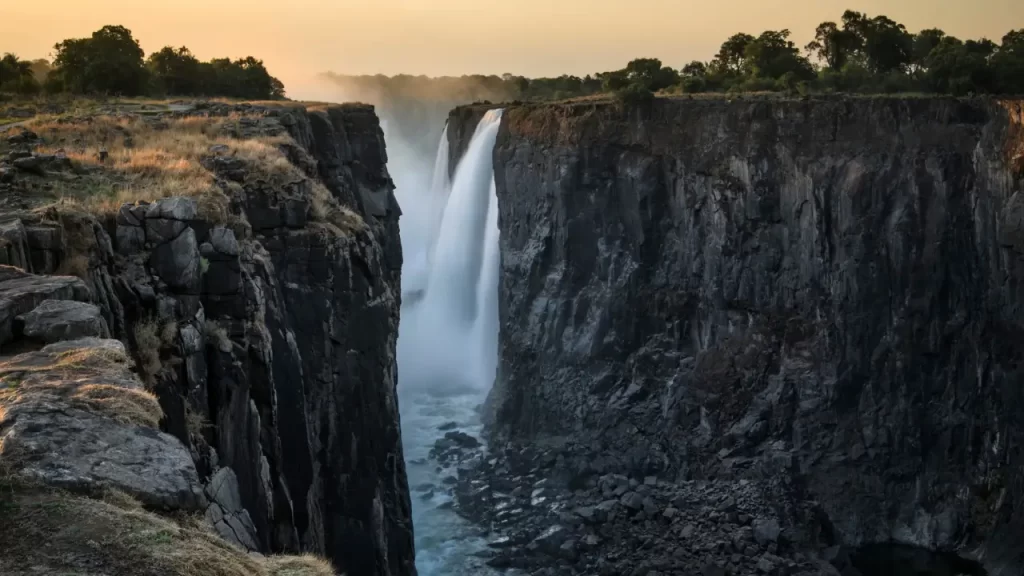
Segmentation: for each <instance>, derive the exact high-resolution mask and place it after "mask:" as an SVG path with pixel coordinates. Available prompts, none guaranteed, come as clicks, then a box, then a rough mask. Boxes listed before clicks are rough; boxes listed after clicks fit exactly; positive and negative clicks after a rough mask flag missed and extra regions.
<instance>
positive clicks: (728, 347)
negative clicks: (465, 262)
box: [449, 97, 1024, 575]
mask: <svg viewBox="0 0 1024 576" xmlns="http://www.w3.org/2000/svg"><path fill="white" fill-rule="evenodd" d="M479 109H480V107H475V108H473V107H471V108H464V109H462V110H458V111H456V112H454V113H453V114H452V116H451V119H450V122H452V123H455V124H457V123H459V122H462V123H469V122H472V121H473V119H474V118H476V117H478V115H479ZM467 133H469V134H471V133H472V129H471V128H467V127H465V126H461V127H460V126H455V127H452V126H450V128H449V134H452V135H453V138H456V139H457V138H458V135H459V134H467ZM464 147H465V143H462V142H458V141H453V142H452V146H451V149H452V150H461V149H464ZM494 166H495V181H496V186H497V194H498V200H499V225H500V228H501V272H502V273H501V286H500V302H501V311H500V315H501V333H500V342H501V344H500V365H499V368H498V377H497V381H496V383H495V387H494V390H493V391H492V393H491V398H490V400H489V411H490V417H491V422H490V424H491V434H492V440H495V441H497V442H498V444H497V445H499V446H500V445H502V444H501V442H502V441H512V442H514V443H519V444H520V445H524V444H532V445H534V446H537V445H541V444H545V443H546V445H555V446H561V447H562V448H560V449H559V450H558V454H559V455H560V456H561V458H560V459H559V462H557V463H555V462H552V463H551V465H552V466H553V467H554V468H556V469H559V470H562V471H564V472H565V477H566V478H568V482H569V485H571V486H574V487H575V488H576V489H583V490H590V491H591V492H593V493H595V494H596V496H595V498H596V499H597V500H598V501H600V500H601V499H602V498H601V495H602V492H603V493H604V496H605V497H606V498H607V497H608V496H609V495H611V494H612V491H609V490H608V489H607V488H608V486H607V484H608V482H611V488H612V489H613V491H614V497H615V498H618V497H619V496H620V494H621V492H619V491H617V490H614V489H615V485H616V482H615V481H612V480H608V478H609V477H610V476H609V475H610V474H624V475H627V476H630V477H632V478H633V479H634V481H633V483H632V486H633V487H635V486H636V482H637V480H639V482H640V483H641V484H644V479H645V478H646V477H655V478H657V482H662V483H664V482H667V483H668V484H670V485H672V486H682V485H691V484H692V483H694V482H696V483H699V484H700V485H701V486H724V485H726V484H729V483H735V482H742V483H744V484H743V486H748V485H749V484H747V483H753V485H755V486H757V489H758V490H759V491H760V492H761V493H762V494H763V495H764V496H765V497H767V499H768V500H767V501H768V502H770V503H771V505H772V507H773V508H774V510H773V515H774V516H775V517H777V518H778V522H779V523H780V524H779V525H780V527H781V536H780V535H779V531H778V530H775V531H774V532H775V533H774V537H773V538H771V539H770V540H771V544H772V548H771V552H772V553H773V554H779V555H783V554H782V551H783V550H786V549H787V548H788V549H789V550H791V552H790V553H789V554H792V550H794V549H800V548H801V547H803V548H805V549H809V550H825V549H831V548H830V547H834V546H842V547H847V548H857V547H865V546H868V545H873V544H885V545H889V544H892V545H897V544H898V545H909V546H914V547H918V548H921V549H926V550H930V551H939V552H948V553H956V554H958V555H959V556H960V557H963V558H969V559H972V560H975V561H977V562H978V563H979V564H980V565H982V566H984V568H985V569H987V571H988V574H990V575H1011V574H1012V575H1016V574H1019V573H1021V571H1022V570H1024V547H1022V546H1021V542H1022V541H1024V537H1022V535H1024V512H1022V511H1024V502H1022V499H1024V491H1022V486H1024V476H1022V473H1021V470H1022V468H1021V466H1022V464H1024V459H1022V457H1024V454H1022V452H1021V446H1022V445H1024V427H1022V425H1021V423H1022V421H1024V402H1022V400H1024V398H1022V396H1021V395H1022V389H1021V386H1020V384H1021V382H1022V378H1024V373H1022V371H1021V370H1022V368H1021V367H1022V366H1024V349H1022V348H1021V347H1020V345H1019V343H1020V342H1024V218H1022V215H1024V103H1021V102H1020V101H1019V100H990V99H953V98H911V97H891V98H890V97H880V98H874V97H871V98H869V97H865V98H847V97H835V98H818V99H803V100H786V99H775V100H771V99H766V100H751V99H736V100H725V99H693V100H687V99H682V98H680V99H657V100H655V101H654V102H653V103H651V104H650V105H646V106H623V105H621V104H616V103H614V102H579V103H568V104H556V105H524V106H512V107H510V108H508V109H506V111H505V114H504V119H503V122H502V127H501V131H500V133H499V136H498V140H497V144H496V147H495V150H494ZM552 460H553V457H552ZM649 484H650V485H652V486H655V485H657V486H661V484H655V482H654V481H653V479H652V482H650V483H649ZM626 485H627V489H630V488H629V485H630V483H629V482H627V483H626ZM673 489H674V488H673ZM708 489H710V488H708ZM659 490H660V489H659ZM744 490H746V488H744ZM585 493H588V492H585ZM715 498H716V499H717V496H716V497H715ZM640 500H642V498H640V499H639V500H637V502H639V501H640ZM715 501H717V500H713V501H712V502H711V510H710V513H711V514H713V517H714V518H718V517H719V515H722V518H723V520H720V521H716V522H714V523H715V524H716V525H722V524H723V522H724V523H725V524H727V525H728V526H734V527H735V529H736V530H739V529H740V527H741V526H742V518H743V517H744V516H747V515H746V514H742V512H743V510H740V512H741V514H740V515H739V518H740V520H736V517H735V516H734V515H730V514H729V506H728V500H727V496H726V495H723V496H722V501H723V502H725V503H726V506H725V508H718V509H717V511H716V509H715V503H714V502H715ZM731 501H732V509H733V510H735V506H736V501H735V500H731ZM684 503H685V499H684V500H683V501H681V502H680V504H679V505H680V506H682V505H683V504H684ZM626 504H629V503H628V502H626ZM609 506H610V508H609V509H611V507H614V506H615V502H614V501H613V502H612V503H611V504H610V505H609ZM663 508H664V506H663V505H659V504H658V503H657V498H655V499H654V501H653V502H652V505H651V507H650V508H648V506H647V505H646V504H644V506H643V510H641V512H640V513H641V515H643V512H644V511H646V512H647V513H648V515H647V518H648V519H650V518H651V516H650V515H649V514H650V513H651V512H653V511H655V510H657V511H658V514H657V516H660V510H662V509H663ZM640 509H641V507H640V506H639V504H638V505H637V506H636V509H635V510H640ZM723 510H724V512H723ZM679 512H680V510H677V509H675V508H673V511H672V512H671V514H669V512H666V513H665V514H666V515H667V516H669V519H668V520H667V524H668V525H669V528H668V529H661V528H657V526H655V527H654V528H652V532H651V540H650V542H648V544H651V543H653V546H654V549H659V546H668V547H669V548H668V549H671V548H672V547H674V544H672V543H671V542H669V540H672V539H674V541H685V538H684V536H682V535H684V534H685V537H690V536H689V535H692V534H693V533H694V529H693V528H694V525H693V524H691V525H690V526H689V528H687V526H686V524H687V522H686V521H682V520H681V518H683V517H685V516H686V515H685V514H678V513H679ZM684 512H685V510H684ZM629 513H631V514H632V513H634V512H633V511H629ZM677 514H678V516H679V518H676V519H675V520H672V519H671V518H675V517H676V516H677ZM641 517H642V516H641ZM773 521H774V520H773ZM698 522H699V523H698V524H697V525H698V526H703V525H704V524H702V523H707V522H708V520H707V517H706V516H704V517H702V518H700V519H699V521H698ZM730 522H735V524H730ZM748 522H749V519H748ZM715 529H716V530H717V529H718V528H715ZM572 530H575V531H577V532H579V533H578V534H576V535H575V536H574V537H576V538H583V537H585V535H587V534H595V535H596V536H598V540H602V539H604V540H607V539H608V538H609V535H608V534H606V533H605V532H606V531H605V532H602V530H605V529H603V528H602V529H598V530H596V529H593V528H585V527H576V528H573V529H572ZM702 530H704V528H703V527H701V528H698V530H697V532H698V533H700V532H701V531H702ZM729 530H732V529H731V528H730V529H728V530H726V533H731V532H729ZM755 531H756V529H755ZM666 533H667V534H668V536H667V537H666V536H663V535H662V534H666ZM665 538H668V539H667V540H666V539H665ZM726 538H731V536H723V540H724V539H726ZM574 542H575V541H574ZM691 542H692V540H691ZM765 544H766V542H762V541H761V539H760V538H758V542H753V541H751V545H752V546H753V548H746V550H747V552H749V551H751V550H753V551H755V552H756V551H757V550H764V548H763V547H761V545H765ZM645 546H646V545H645ZM714 547H715V543H714V542H710V543H709V544H708V550H707V551H701V550H698V551H697V552H696V553H695V554H693V555H692V556H693V557H692V558H689V556H690V553H689V551H686V552H684V553H682V554H680V555H678V556H677V558H676V559H673V558H669V559H668V560H666V562H668V563H670V564H671V562H674V561H676V560H678V561H679V562H680V563H682V562H683V557H684V556H686V557H687V558H689V560H692V561H693V563H692V564H685V565H686V566H692V565H696V566H698V567H699V566H700V565H701V564H704V563H707V562H713V564H712V565H713V566H718V567H724V568H728V569H731V570H739V571H741V572H742V570H744V569H745V568H744V566H748V565H747V564H746V562H751V564H749V566H748V567H749V568H750V569H755V564H753V562H757V561H758V560H757V556H756V555H755V556H753V557H752V558H751V559H748V558H747V556H749V554H746V553H742V551H743V550H744V549H745V548H744V546H743V545H742V544H737V548H736V550H739V551H741V553H740V554H737V555H735V556H733V557H731V559H730V556H729V553H730V550H732V548H731V547H730V546H725V547H724V548H723V550H724V552H722V553H719V552H712V549H713V548H714ZM536 549H537V546H536V545H535V546H534V550H535V551H536ZM557 550H558V549H557V548H556V551H557ZM623 554H625V555H624V556H622V557H620V558H613V560H625V563H624V565H628V564H629V558H630V557H631V556H630V552H629V551H627V552H624V553H623ZM757 554H760V552H757ZM569 556H572V555H569ZM787 558H794V557H793V556H787ZM830 559H835V553H834V552H832V553H831V554H830ZM640 560H642V559H641V558H639V557H638V558H635V559H633V561H634V562H635V561H640ZM689 560H688V561H689ZM777 560H778V558H777V557H776V556H773V557H772V558H771V559H769V562H768V563H767V565H768V566H769V567H771V566H773V565H777V564H779V562H776V561H777ZM580 562H583V561H582V560H581V561H579V562H576V560H575V559H573V560H571V561H569V564H571V565H574V566H576V567H577V568H579V567H581V566H583V567H585V563H584V564H580ZM773 562H774V564H773ZM573 563H575V564H573ZM798 563H799V561H798V560H797V561H791V564H790V565H791V566H793V565H796V564H798ZM613 564H614V562H613ZM682 565H683V564H680V566H682ZM837 565H838V564H837ZM591 568H593V566H591ZM772 569H773V570H774V568H772ZM584 571H585V570H584ZM705 573H707V572H705ZM715 573H717V572H715Z"/></svg>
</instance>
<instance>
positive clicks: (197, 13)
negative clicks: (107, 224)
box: [0, 0, 1024, 97]
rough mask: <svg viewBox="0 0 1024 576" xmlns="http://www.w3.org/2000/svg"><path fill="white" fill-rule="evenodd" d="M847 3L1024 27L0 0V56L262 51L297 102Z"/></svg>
mask: <svg viewBox="0 0 1024 576" xmlns="http://www.w3.org/2000/svg"><path fill="white" fill-rule="evenodd" d="M846 8H851V9H854V10H859V11H862V12H866V13H868V14H869V15H877V14H885V15H887V16H889V17H890V18H892V19H894V20H896V21H898V22H902V23H903V24H905V25H906V26H907V28H908V29H910V31H912V32H917V31H918V30H920V29H922V28H942V29H943V30H945V31H946V32H947V33H949V34H953V35H955V36H958V37H961V38H977V37H988V38H991V39H993V40H996V41H998V40H999V39H1000V38H1001V37H1002V35H1003V34H1004V33H1006V32H1007V31H1009V30H1010V29H1013V28H1024V0H896V1H892V0H890V1H886V0H848V1H838V0H704V1H700V2H698V1H690V0H503V1H500V2H495V1H492V0H286V1H282V0H248V1H243V0H175V1H173V2H168V1H165V0H150V1H148V2H140V1H139V0H45V1H41V2H25V1H20V0H0V53H2V52H14V53H16V54H17V55H18V56H20V57H22V58H40V57H49V56H50V54H51V52H52V49H53V45H54V44H55V43H56V42H58V41H60V40H62V39H65V38H72V37H83V36H87V35H89V34H90V33H91V32H92V31H94V30H96V29H97V28H99V27H101V26H103V25H105V24H121V25H124V26H127V27H128V28H130V29H131V30H132V31H133V32H134V34H135V37H136V38H137V39H139V40H140V42H141V44H142V47H143V48H144V49H145V50H146V52H147V53H149V52H152V51H154V50H158V49H160V48H161V47H163V46H165V45H174V46H182V45H184V46H188V47H189V48H190V49H191V50H192V51H193V53H195V54H196V55H197V56H199V57H200V58H203V59H208V58H211V57H223V56H230V57H240V56H246V55H253V56H256V57H257V58H262V59H263V60H264V61H265V62H266V64H267V67H268V68H269V69H270V71H271V73H272V74H274V75H275V76H277V77H279V78H281V79H282V80H283V81H284V82H285V84H286V85H287V86H288V88H289V94H290V95H292V96H295V97H302V96H303V92H304V90H305V89H306V87H307V86H310V85H311V79H312V78H313V77H315V75H316V74H317V73H319V72H322V71H326V70H333V71H336V72H342V73H353V74H376V73H382V74H395V73H399V72H405V73H412V74H429V75H445V74H450V75H460V74H467V73H496V74H501V73H504V72H510V73H514V74H525V75H529V76H548V75H559V74H563V73H572V74H579V75H583V74H587V73H590V72H596V71H601V70H608V69H613V68H619V67H621V66H622V65H624V64H625V62H626V61H628V60H629V59H632V58H635V57H648V56H649V57H657V58H661V59H662V60H663V61H665V63H666V64H669V65H672V66H675V67H681V66H682V65H683V64H685V63H686V62H688V61H690V60H693V59H700V60H707V59H709V58H710V57H711V56H712V55H713V54H714V53H715V51H716V50H717V48H718V46H719V45H720V44H721V42H722V40H724V39H725V38H726V37H728V36H729V35H731V34H733V33H735V32H748V33H753V34H756V33H759V32H761V31H763V30H765V29H781V28H789V29H790V30H792V31H793V39H794V40H795V41H796V42H797V43H798V44H799V45H801V46H803V45H804V44H806V43H807V42H808V41H809V40H810V38H811V36H813V34H814V28H815V26H817V24H818V23H820V22H822V21H824V20H836V21H838V20H839V18H840V16H841V14H842V12H843V10H844V9H846Z"/></svg>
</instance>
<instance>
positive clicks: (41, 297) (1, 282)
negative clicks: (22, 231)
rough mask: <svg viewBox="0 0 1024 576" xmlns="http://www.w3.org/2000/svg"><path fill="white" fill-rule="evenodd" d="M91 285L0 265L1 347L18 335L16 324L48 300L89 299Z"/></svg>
mask: <svg viewBox="0 0 1024 576" xmlns="http://www.w3.org/2000/svg"><path fill="white" fill-rule="evenodd" d="M89 296H90V294H89V287H88V286H86V285H85V282H82V280H81V278H76V277H74V276H36V275H35V274H28V273H26V272H24V271H22V270H21V269H19V268H14V267H13V266H0V346H3V345H4V344H6V343H8V342H10V341H11V340H12V339H13V338H14V331H13V323H14V319H15V318H16V317H17V316H20V315H22V314H27V313H28V312H31V311H32V310H33V309H35V308H36V307H37V306H39V305H40V304H42V303H43V301H45V300H76V301H87V300H89Z"/></svg>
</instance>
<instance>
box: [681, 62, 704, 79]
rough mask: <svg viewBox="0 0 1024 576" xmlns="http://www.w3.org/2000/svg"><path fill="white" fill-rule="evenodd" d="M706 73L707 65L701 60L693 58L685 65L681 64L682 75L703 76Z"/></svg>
mask: <svg viewBox="0 0 1024 576" xmlns="http://www.w3.org/2000/svg"><path fill="white" fill-rule="evenodd" d="M707 73H708V65H707V64H705V63H703V62H701V61H700V60H694V61H693V62H690V63H689V64H687V65H686V66H683V69H682V71H681V75H682V76H683V77H697V76H704V75H706V74H707Z"/></svg>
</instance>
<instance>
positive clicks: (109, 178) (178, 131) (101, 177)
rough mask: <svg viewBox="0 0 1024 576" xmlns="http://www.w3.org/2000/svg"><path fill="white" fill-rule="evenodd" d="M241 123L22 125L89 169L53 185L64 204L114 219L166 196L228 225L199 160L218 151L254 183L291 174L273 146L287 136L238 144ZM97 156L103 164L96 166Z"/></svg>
mask: <svg viewBox="0 0 1024 576" xmlns="http://www.w3.org/2000/svg"><path fill="white" fill-rule="evenodd" d="M239 119H240V116H237V115H236V116H229V117H224V118H207V117H200V116H190V117H170V116H167V117H160V118H146V117H143V116H138V115H128V116H126V115H93V116H85V117H81V118H70V119H68V118H61V119H54V118H40V119H35V120H32V121H30V122H28V123H26V124H25V127H26V128H28V129H30V130H33V131H35V132H36V133H38V134H39V135H40V136H42V137H43V138H45V139H46V141H47V142H48V145H47V146H44V147H40V149H39V151H40V152H50V153H54V152H57V151H58V150H63V151H64V153H65V154H67V156H68V157H69V158H71V159H72V160H73V161H75V162H76V163H78V164H79V165H82V166H85V167H87V168H91V169H94V170H92V171H90V172H89V173H88V174H87V175H86V176H84V177H82V178H79V179H76V180H73V181H70V182H62V183H60V184H59V185H58V188H57V192H58V194H60V195H61V196H62V197H63V199H64V200H65V202H70V203H77V204H80V205H82V206H83V207H84V208H85V209H87V210H88V211H90V212H94V213H108V214H109V213H113V212H115V211H116V210H117V209H118V208H120V207H121V205H122V204H125V203H134V202H138V201H140V200H145V201H152V200H157V199H160V198H167V197H170V196H195V197H197V198H198V199H199V203H200V216H202V217H203V218H204V219H206V220H209V221H210V222H214V223H223V222H224V221H225V219H226V217H227V206H228V200H227V197H226V196H225V195H224V193H223V192H222V191H221V189H220V188H219V187H218V186H217V185H216V182H215V178H214V175H213V173H211V172H210V171H209V170H207V169H206V168H204V167H203V166H202V163H201V160H202V158H203V157H205V156H209V155H210V148H211V147H213V146H216V145H223V146H226V147H227V150H226V151H225V152H222V154H226V155H232V156H236V157H239V158H242V159H243V160H245V161H246V163H247V164H248V165H249V166H251V167H252V170H253V173H254V174H256V175H265V174H266V175H269V174H275V173H280V172H291V173H297V169H296V168H294V167H293V166H291V164H290V163H289V162H288V160H287V158H286V157H285V156H284V154H283V153H282V152H281V150H280V149H279V146H280V145H281V144H283V143H284V142H285V141H287V140H288V137H287V136H284V135H280V136H254V137H251V138H244V139H243V138H236V137H233V136H231V135H230V134H231V133H233V132H235V130H233V126H234V125H236V124H237V123H238V120H239ZM101 150H105V151H106V153H107V158H106V159H105V160H104V161H101V159H100V152H101Z"/></svg>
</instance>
